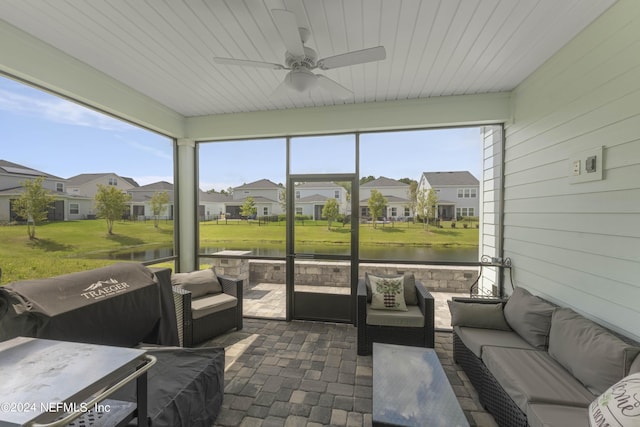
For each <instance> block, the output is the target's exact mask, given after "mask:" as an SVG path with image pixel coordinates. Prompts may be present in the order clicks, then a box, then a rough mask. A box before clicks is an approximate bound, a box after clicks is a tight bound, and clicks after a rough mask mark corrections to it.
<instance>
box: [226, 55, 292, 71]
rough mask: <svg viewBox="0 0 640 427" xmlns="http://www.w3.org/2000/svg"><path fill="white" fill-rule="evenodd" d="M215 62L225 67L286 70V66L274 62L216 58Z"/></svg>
mask: <svg viewBox="0 0 640 427" xmlns="http://www.w3.org/2000/svg"><path fill="white" fill-rule="evenodd" d="M213 62H215V63H216V64H224V65H239V66H241V67H257V68H270V69H272V70H284V69H286V67H285V66H284V65H280V64H275V63H272V62H260V61H249V60H248V59H235V58H220V57H215V58H213Z"/></svg>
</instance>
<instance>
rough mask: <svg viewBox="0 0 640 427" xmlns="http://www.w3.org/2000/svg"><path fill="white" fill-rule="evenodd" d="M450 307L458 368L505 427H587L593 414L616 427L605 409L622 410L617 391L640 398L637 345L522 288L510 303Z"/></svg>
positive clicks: (465, 301)
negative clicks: (634, 390)
mask: <svg viewBox="0 0 640 427" xmlns="http://www.w3.org/2000/svg"><path fill="white" fill-rule="evenodd" d="M449 305H450V310H451V315H452V318H451V323H452V326H453V357H454V361H455V362H456V363H458V364H460V365H461V366H462V367H463V369H464V371H465V372H466V374H467V375H468V377H469V379H470V381H471V383H472V384H473V386H474V387H475V389H476V390H477V392H478V395H479V398H480V402H481V404H482V405H483V406H484V407H485V408H486V409H487V410H488V411H489V412H490V413H491V414H492V415H493V416H494V418H495V420H496V422H497V423H498V424H499V425H500V426H505V427H507V426H508V427H520V426H522V427H526V426H535V427H541V426H545V427H574V426H575V427H578V426H580V427H584V426H589V425H590V414H591V416H592V417H595V420H596V421H602V424H600V423H599V422H596V424H597V425H609V424H606V423H605V421H604V417H605V415H604V413H603V412H601V411H603V410H602V408H601V407H600V406H601V405H603V404H604V405H607V404H610V405H615V404H616V403H618V406H620V405H619V402H616V399H615V398H611V397H612V396H613V395H615V394H616V393H615V392H614V393H612V390H615V389H616V387H617V388H618V389H622V388H625V387H627V386H626V385H620V384H626V383H627V382H630V381H635V382H636V384H635V385H633V387H637V388H638V391H640V357H637V356H638V353H639V352H640V347H638V343H636V342H634V341H632V340H630V339H627V338H625V337H621V336H619V335H617V334H614V333H613V332H611V331H609V330H607V329H605V328H603V327H602V326H600V325H598V324H596V323H595V322H593V321H591V320H589V319H586V318H585V317H583V316H581V315H580V314H578V313H576V312H574V311H573V310H571V309H569V308H562V307H557V306H555V305H553V304H551V303H549V302H548V301H545V300H543V299H542V298H539V297H537V296H533V295H531V294H530V293H529V292H528V291H526V290H525V289H523V288H516V289H515V290H514V293H513V295H512V296H511V297H510V299H509V300H508V301H500V302H497V303H496V301H495V300H493V301H492V300H482V299H476V298H454V300H453V301H450V302H449ZM636 373H637V374H636ZM632 374H633V375H632ZM630 376H631V377H633V378H636V379H633V380H630V379H629V378H630ZM625 377H626V378H625ZM600 396H604V398H602V397H600ZM625 399H626V398H625ZM637 403H640V402H637ZM618 409H619V408H618ZM604 412H607V411H604ZM635 415H637V416H638V418H640V411H639V410H635ZM599 417H600V418H599ZM638 418H636V419H635V420H636V421H634V422H637V421H638ZM593 422H594V421H592V423H593ZM591 425H594V424H591ZM610 425H611V426H613V425H637V424H624V423H623V424H610Z"/></svg>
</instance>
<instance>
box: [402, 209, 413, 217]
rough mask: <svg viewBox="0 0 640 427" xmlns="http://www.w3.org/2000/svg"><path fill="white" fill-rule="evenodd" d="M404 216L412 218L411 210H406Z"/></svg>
mask: <svg viewBox="0 0 640 427" xmlns="http://www.w3.org/2000/svg"><path fill="white" fill-rule="evenodd" d="M404 216H411V209H409V208H404Z"/></svg>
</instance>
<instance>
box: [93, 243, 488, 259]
mask: <svg viewBox="0 0 640 427" xmlns="http://www.w3.org/2000/svg"><path fill="white" fill-rule="evenodd" d="M223 250H242V251H251V255H253V256H264V257H274V258H284V257H285V255H286V251H285V248H284V246H274V245H266V246H259V247H258V246H252V245H240V244H230V245H229V246H224V245H219V246H205V247H202V248H200V251H201V253H204V254H212V253H215V252H220V251H223ZM296 252H297V253H305V254H326V255H348V254H349V247H348V246H347V245H322V246H317V245H297V246H296ZM171 256H173V248H172V247H166V246H165V247H152V248H146V249H140V248H135V249H130V250H126V251H118V252H110V253H105V254H95V255H92V258H103V259H115V260H120V261H149V260H153V259H159V258H166V257H171ZM360 259H380V260H407V261H419V262H425V261H447V262H475V261H478V248H477V247H463V248H458V247H456V248H451V247H425V246H409V245H405V246H397V245H367V246H365V245H361V246H360Z"/></svg>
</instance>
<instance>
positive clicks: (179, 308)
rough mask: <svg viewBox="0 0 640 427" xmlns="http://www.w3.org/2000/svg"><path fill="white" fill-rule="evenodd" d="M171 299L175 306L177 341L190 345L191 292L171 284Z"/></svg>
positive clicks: (191, 325) (186, 345)
mask: <svg viewBox="0 0 640 427" xmlns="http://www.w3.org/2000/svg"><path fill="white" fill-rule="evenodd" d="M172 289H173V301H174V304H175V308H176V319H177V322H176V323H177V326H178V341H179V343H180V346H182V347H191V346H192V345H193V342H192V338H193V335H192V332H191V331H192V328H193V322H192V318H191V292H189V291H187V290H186V289H182V288H181V287H178V286H173V287H172Z"/></svg>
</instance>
